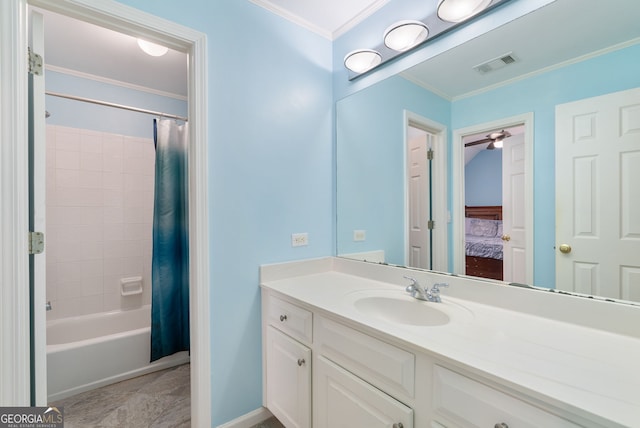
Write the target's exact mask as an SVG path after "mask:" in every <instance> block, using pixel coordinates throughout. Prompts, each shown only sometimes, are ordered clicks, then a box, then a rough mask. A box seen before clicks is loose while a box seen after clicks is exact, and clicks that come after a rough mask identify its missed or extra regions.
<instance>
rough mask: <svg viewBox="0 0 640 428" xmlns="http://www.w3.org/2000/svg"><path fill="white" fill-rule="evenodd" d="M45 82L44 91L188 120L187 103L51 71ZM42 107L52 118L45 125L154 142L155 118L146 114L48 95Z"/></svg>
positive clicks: (47, 73)
mask: <svg viewBox="0 0 640 428" xmlns="http://www.w3.org/2000/svg"><path fill="white" fill-rule="evenodd" d="M185 73H186V69H185ZM45 78H46V90H47V91H53V92H59V93H63V94H67V95H76V96H81V97H85V98H92V99H96V100H101V101H108V102H112V103H116V104H124V105H128V106H133V107H138V108H143V109H147V110H153V111H160V112H163V113H171V114H175V115H178V116H184V117H186V116H187V103H186V101H184V100H178V99H175V98H169V97H164V96H160V95H156V94H151V93H148V92H143V91H138V90H133V89H129V88H125V87H121V86H116V85H111V84H107V83H102V82H97V81H95V80H89V79H85V78H80V77H76V76H72V75H69V74H65V73H59V72H53V71H47V72H46V76H45ZM45 103H46V109H47V111H48V112H49V113H51V116H50V117H49V118H48V119H47V124H48V125H61V126H70V127H75V128H83V129H91V130H94V131H101V132H112V133H115V134H121V135H129V136H132V137H143V138H153V118H154V116H152V115H149V114H144V113H137V112H132V111H128V110H122V109H117V108H113V107H106V106H101V105H96V104H89V103H84V102H79V101H74V100H69V99H65V98H58V97H53V96H49V95H47V96H46V100H45Z"/></svg>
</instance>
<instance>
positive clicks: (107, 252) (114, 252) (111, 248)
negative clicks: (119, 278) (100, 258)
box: [104, 241, 124, 258]
mask: <svg viewBox="0 0 640 428" xmlns="http://www.w3.org/2000/svg"><path fill="white" fill-rule="evenodd" d="M123 248H124V241H104V257H105V258H119V257H124V254H123V252H122V251H123Z"/></svg>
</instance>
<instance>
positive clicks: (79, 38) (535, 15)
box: [43, 0, 640, 99]
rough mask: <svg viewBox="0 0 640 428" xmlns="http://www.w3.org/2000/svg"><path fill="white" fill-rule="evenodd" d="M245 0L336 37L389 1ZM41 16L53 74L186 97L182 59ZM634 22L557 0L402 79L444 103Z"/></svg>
mask: <svg viewBox="0 0 640 428" xmlns="http://www.w3.org/2000/svg"><path fill="white" fill-rule="evenodd" d="M250 1H252V2H253V3H255V4H257V5H259V6H261V7H264V8H266V9H269V10H271V11H272V12H274V13H278V14H279V15H281V16H283V17H284V18H286V19H289V20H293V21H295V22H297V23H299V24H300V25H304V26H306V27H307V28H315V29H316V30H317V31H318V32H321V33H324V34H330V35H331V36H332V37H335V35H336V34H338V33H340V32H341V31H345V30H346V29H348V28H351V26H353V25H355V24H356V23H357V22H360V21H361V20H362V19H364V18H365V17H367V16H369V15H370V14H371V13H372V12H373V11H375V10H377V9H378V8H380V7H382V6H383V5H385V4H386V3H387V2H389V1H390V0H304V1H301V0H250ZM433 1H435V0H433ZM576 11H583V12H576ZM585 11H588V12H585ZM620 11H624V13H620ZM43 13H44V14H45V61H46V63H47V65H48V66H49V67H50V69H53V70H54V71H55V70H60V69H64V70H74V72H80V73H88V74H90V75H94V76H101V77H103V78H106V79H113V80H117V81H121V82H126V83H128V84H131V85H140V86H144V87H147V88H152V90H154V91H161V92H166V93H168V94H174V95H175V96H178V97H186V95H187V56H186V54H183V53H180V52H177V51H172V50H170V51H169V53H168V54H167V55H165V56H162V57H151V56H148V55H146V54H144V53H143V52H142V51H141V50H140V49H139V48H138V45H137V43H136V39H135V38H133V37H130V36H127V35H124V34H120V33H117V32H114V31H111V30H107V29H105V28H101V27H97V26H94V25H92V24H88V23H84V22H81V21H77V20H74V19H71V18H68V17H65V16H62V15H58V14H54V13H51V12H44V11H43ZM638 17H640V1H638V0H609V1H601V0H558V1H555V2H553V3H551V4H549V5H547V6H545V7H543V8H541V9H539V10H537V11H535V12H532V13H530V14H528V15H526V16H523V17H521V18H519V19H517V20H515V21H514V22H512V23H509V24H506V25H503V26H502V27H499V28H497V29H495V30H493V31H491V32H489V33H487V34H485V35H483V36H480V37H478V38H476V39H473V40H471V41H469V42H467V43H464V44H463V45H461V46H459V47H456V48H454V49H452V50H450V51H447V52H445V53H442V54H440V55H438V56H436V57H434V58H431V59H430V60H428V61H426V62H425V63H423V64H420V65H417V66H415V67H413V68H411V69H409V70H407V71H405V72H404V73H403V76H404V77H406V78H407V79H409V80H411V81H413V82H415V83H417V84H420V85H421V86H424V87H426V88H427V89H430V90H432V91H433V92H435V93H437V94H439V95H441V96H443V97H445V98H447V99H456V98H458V97H462V96H464V95H466V94H470V93H474V91H479V90H482V89H483V88H487V87H491V86H492V85H495V84H498V83H499V82H502V81H504V80H505V79H507V80H508V79H512V78H515V77H517V76H520V75H522V74H526V73H532V72H535V71H537V70H540V69H544V68H545V67H549V66H551V65H553V64H557V63H559V62H562V61H568V60H571V59H573V58H576V57H579V56H581V55H585V54H588V53H590V52H593V51H595V50H598V49H603V48H606V47H608V46H611V45H614V44H617V43H620V42H622V41H626V40H629V39H633V38H638V37H640V25H637V22H638ZM445 37H446V36H445ZM506 53H512V56H513V57H514V58H516V59H517V61H516V62H515V63H514V64H511V65H509V66H507V67H504V68H502V69H499V70H496V71H493V72H489V73H486V74H480V73H478V72H477V71H475V70H474V69H473V67H474V66H476V65H478V64H480V63H483V62H485V61H486V60H489V59H492V58H496V57H498V56H501V55H503V54H506ZM160 70H161V72H159V71H160Z"/></svg>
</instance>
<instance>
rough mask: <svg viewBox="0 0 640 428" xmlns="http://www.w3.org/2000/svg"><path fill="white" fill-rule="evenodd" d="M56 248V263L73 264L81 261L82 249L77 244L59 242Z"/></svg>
mask: <svg viewBox="0 0 640 428" xmlns="http://www.w3.org/2000/svg"><path fill="white" fill-rule="evenodd" d="M56 247H57V248H59V252H58V257H57V259H58V261H60V262H73V261H80V260H82V248H81V247H80V245H79V244H78V243H77V242H61V243H60V244H58V245H57V246H56Z"/></svg>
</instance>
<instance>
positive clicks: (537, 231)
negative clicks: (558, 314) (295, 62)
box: [336, 0, 640, 301]
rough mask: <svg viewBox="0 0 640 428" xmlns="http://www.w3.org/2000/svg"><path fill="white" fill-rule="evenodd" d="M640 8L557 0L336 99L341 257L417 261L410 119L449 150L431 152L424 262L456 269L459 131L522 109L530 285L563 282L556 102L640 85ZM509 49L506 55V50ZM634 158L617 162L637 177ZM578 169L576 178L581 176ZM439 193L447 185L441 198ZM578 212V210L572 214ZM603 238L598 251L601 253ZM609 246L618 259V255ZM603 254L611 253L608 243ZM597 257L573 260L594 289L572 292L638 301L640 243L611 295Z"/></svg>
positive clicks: (637, 128) (631, 235) (638, 132)
mask: <svg viewBox="0 0 640 428" xmlns="http://www.w3.org/2000/svg"><path fill="white" fill-rule="evenodd" d="M639 16H640V2H637V1H636V0H616V1H615V2H599V1H595V0H590V1H586V2H585V1H584V0H556V1H555V2H553V3H550V4H548V5H547V6H544V7H542V8H540V9H538V10H536V11H534V12H532V13H529V14H527V15H525V16H522V17H520V18H518V19H516V20H514V21H512V22H510V23H508V24H505V25H503V26H502V27H499V28H497V29H495V30H493V31H491V32H489V33H486V34H484V35H483V36H481V37H478V38H476V39H473V40H471V41H469V42H467V43H465V44H463V45H461V46H458V47H456V48H453V49H451V50H449V51H447V52H445V53H442V54H440V55H438V56H436V57H434V58H431V59H429V60H427V61H425V62H424V63H422V64H419V65H417V66H415V67H412V68H411V69H408V70H406V71H404V72H402V73H400V74H398V75H395V76H392V77H390V78H387V79H385V80H383V81H381V82H378V83H376V84H374V85H372V86H370V87H368V88H365V89H363V90H360V91H359V92H356V93H354V94H352V95H350V96H348V97H346V98H344V99H342V100H340V101H339V102H338V103H337V106H336V108H337V123H336V134H337V149H336V156H337V171H336V174H337V180H336V181H337V217H338V220H337V231H336V232H337V254H338V256H346V257H354V258H359V259H365V260H367V261H373V262H385V263H389V264H397V265H403V266H411V265H414V264H413V263H411V259H412V250H411V248H409V245H408V242H409V230H408V229H409V228H408V226H407V225H408V224H409V223H410V221H411V218H412V213H411V212H410V210H409V208H410V204H409V202H408V201H409V200H410V199H411V195H410V194H411V185H410V184H409V183H408V180H407V171H408V169H409V167H408V166H407V148H406V145H407V140H408V137H407V135H408V134H407V128H408V127H414V125H415V126H417V127H418V128H420V129H423V130H426V132H427V133H428V134H429V135H430V137H429V138H431V139H432V140H433V143H432V144H433V145H436V146H437V144H438V139H439V138H440V139H441V140H442V141H443V144H444V146H443V147H445V148H446V150H444V152H445V153H441V156H443V157H444V159H445V160H444V161H442V160H440V161H439V160H437V159H443V158H442V157H440V158H438V153H437V152H436V154H435V160H434V162H436V164H435V166H432V168H433V169H432V172H433V173H435V175H434V177H433V179H432V183H431V184H432V198H433V197H434V196H435V199H433V200H432V206H431V210H432V211H434V213H435V214H434V213H432V215H433V216H434V217H431V218H432V219H433V218H435V229H434V230H435V231H440V232H439V233H440V235H437V234H436V235H435V236H433V235H432V238H433V245H432V248H431V252H432V254H434V255H440V256H441V257H440V260H436V261H435V265H431V268H432V269H434V270H440V271H447V272H451V273H464V261H463V260H462V261H461V260H460V259H461V257H460V256H459V255H457V253H456V251H457V249H458V248H459V246H460V239H459V238H458V237H460V236H464V230H461V229H463V228H464V222H465V221H464V207H463V205H464V203H463V202H461V201H460V200H458V199H457V195H458V193H457V192H458V190H456V189H458V188H459V186H460V181H461V180H460V178H459V177H457V176H456V174H457V170H456V168H457V166H456V162H459V163H463V161H460V160H459V159H454V158H455V157H456V156H455V155H456V153H457V152H459V153H458V157H460V154H461V153H462V149H461V148H460V147H461V146H462V145H463V144H464V142H463V140H464V137H466V136H469V135H471V134H476V135H477V134H481V131H483V130H484V131H487V132H484V135H486V134H487V133H488V131H495V130H500V129H502V127H503V125H504V126H506V125H517V124H521V123H522V122H518V121H516V122H512V123H510V122H509V121H513V120H514V118H516V119H522V118H523V117H525V118H526V117H530V118H531V120H530V123H529V124H528V125H527V126H530V129H529V135H530V137H529V138H530V139H531V142H530V144H531V145H532V146H531V150H530V157H531V159H530V162H531V171H530V175H529V180H531V185H530V190H528V194H527V195H526V198H528V199H529V200H530V201H531V202H530V208H531V213H532V215H531V229H532V230H531V240H532V242H531V245H530V247H528V248H527V251H530V253H529V254H530V259H531V260H532V261H531V267H530V270H531V272H529V275H528V278H531V279H530V281H528V284H529V285H531V286H536V287H542V288H545V289H562V288H563V284H564V283H563V284H561V285H560V286H559V287H557V284H556V263H557V261H556V260H557V258H558V257H559V255H561V254H563V253H560V252H559V246H560V245H561V244H563V243H564V242H559V241H557V240H556V227H560V226H559V225H557V224H556V208H557V206H556V195H555V189H556V184H557V182H556V179H555V171H556V165H555V160H556V144H555V142H556V125H557V124H556V107H557V106H559V105H566V104H568V103H573V102H576V101H579V100H584V99H591V98H594V97H600V96H604V95H606V94H611V93H616V92H620V91H625V90H629V89H632V88H637V87H640V61H638V60H637V58H640V26H638V25H637V18H638V17H639ZM507 56H508V57H510V58H511V59H509V60H506V61H504V60H502V59H503V58H506V57H507ZM507 63H508V64H507ZM478 65H482V66H481V67H479V68H480V69H481V70H480V71H477V70H476V69H474V66H478ZM625 114H626V116H625V117H626V119H621V120H626V123H627V124H626V125H624V126H627V131H629V133H630V134H634V133H635V136H632V138H633V139H634V142H635V143H633V144H635V147H636V148H635V149H633V150H638V147H640V107H638V105H637V104H635V106H631V107H630V108H628V109H627V110H626V113H625ZM527 115H528V116H527ZM583 117H585V118H587V117H588V115H586V116H584V115H583ZM422 119H424V120H422ZM416 123H417V125H416ZM594 123H595V122H590V121H588V120H586V121H583V122H579V121H578V122H576V120H575V119H574V124H575V129H574V131H575V130H576V129H577V131H576V132H580V133H582V134H584V135H587V134H588V132H590V131H591V130H593V129H592V128H593V126H595V125H594ZM491 126H494V128H491ZM589 126H592V128H589ZM621 126H622V125H621ZM525 127H526V126H525ZM578 128H580V129H578ZM558 132H560V131H558ZM582 134H581V135H582ZM506 141H508V140H506ZM456 144H458V145H460V146H454V145H456ZM636 159H640V156H639V155H638V152H637V151H636V152H635V153H633V155H632V156H627V157H626V160H625V161H624V162H627V164H624V165H626V169H625V171H627V172H628V173H629V175H628V178H629V179H630V180H633V177H635V179H636V180H638V175H637V173H634V172H630V171H634V170H638V169H639V168H637V167H638V166H640V163H639V161H638V160H636ZM437 162H444V166H445V171H442V170H440V171H438V165H437ZM633 162H635V163H633ZM620 165H622V164H620ZM631 166H635V168H631ZM584 167H586V164H585V166H584ZM460 168H462V167H460ZM585 171H586V170H583V171H582V173H583V174H582V176H581V177H583V178H584V177H588V175H585V174H586V172H585ZM589 171H590V170H589ZM634 174H636V175H634ZM578 178H579V177H578ZM456 186H457V187H456ZM634 187H635V189H637V188H639V186H633V185H632V186H630V187H629V186H627V188H625V189H622V190H621V191H622V192H626V193H625V195H627V199H626V200H625V201H622V202H620V204H621V205H624V204H626V205H625V208H624V209H626V212H628V213H633V212H635V213H636V218H638V217H640V214H638V213H639V212H640V211H639V210H640V194H639V191H638V190H635V189H634ZM580 189H581V190H580V192H583V193H580V194H578V195H577V196H576V198H577V199H579V200H581V201H582V202H583V203H587V202H588V201H587V199H588V198H587V197H586V196H585V194H586V193H584V192H588V191H589V189H588V188H586V187H581V188H580ZM592 190H593V189H592ZM438 192H441V193H442V192H444V198H442V196H441V195H439V194H438ZM425 197H427V198H428V195H427V196H425ZM560 198H561V200H562V198H563V197H562V196H560ZM443 205H445V207H443ZM583 206H586V205H583ZM576 215H577V213H575V212H574V213H573V214H572V218H577V217H576ZM603 215H604V214H603ZM607 215H608V216H611V217H624V213H621V212H618V213H616V212H613V211H609V212H608V214H607ZM581 218H582V220H580V221H581V222H582V223H581V224H580V225H578V224H577V223H575V224H573V225H571V224H570V225H569V227H573V230H574V232H575V233H577V234H580V233H582V232H581V231H583V229H584V227H583V226H584V224H583V223H585V222H587V223H588V221H587V220H588V219H585V218H584V216H583V217H581ZM625 221H626V223H625V224H624V225H621V226H620V230H622V229H625V231H626V232H625V233H626V235H625V236H626V237H627V238H628V239H626V240H627V241H634V242H635V241H639V242H640V226H639V223H638V220H634V219H633V218H627V220H625ZM601 224H602V223H601ZM443 225H445V226H444V227H443ZM565 227H566V226H565ZM443 231H444V232H443ZM596 232H597V231H596ZM596 232H594V231H593V230H592V231H591V232H588V231H587V233H586V234H587V235H588V234H589V233H591V234H594V233H595V234H597V233H596ZM563 239H564V238H563ZM556 247H558V248H556ZM563 248H564V247H563ZM605 248H608V247H606V246H604V247H603V248H602V249H601V252H602V256H601V258H602V259H604V258H605V256H604V252H605V251H604V249H605ZM616 251H618V250H614V251H613V252H614V254H616V257H617V256H619V257H622V254H618V253H616ZM606 252H607V254H608V255H609V258H611V256H610V254H611V252H612V250H610V249H609V250H606ZM623 252H626V251H623ZM574 253H575V252H574ZM443 254H444V255H445V256H444V257H442V255H443ZM628 258H629V257H628ZM560 260H562V259H560ZM456 263H458V265H456ZM460 263H462V267H461V266H460ZM596 265H597V263H593V262H588V263H587V262H585V263H582V264H579V266H578V267H577V268H576V267H575V266H574V270H575V271H576V272H577V273H576V275H578V277H577V279H576V280H575V281H576V282H578V283H585V284H587V285H589V284H591V288H586V289H585V288H579V289H576V290H573V291H577V292H579V293H582V294H591V295H596V296H602V297H605V298H615V299H621V300H624V301H626V300H628V301H640V279H638V278H640V267H638V266H640V252H636V253H635V254H633V256H631V258H630V260H629V261H628V262H625V265H626V268H627V269H626V271H625V272H620V276H619V278H620V281H619V282H620V284H617V285H619V287H615V288H617V289H618V291H620V290H621V289H622V292H620V293H619V295H612V293H613V292H611V291H609V290H603V289H600V288H598V287H599V286H600V285H599V283H598V281H597V278H599V277H600V276H599V275H601V274H602V272H598V267H597V266H596ZM414 266H415V265H414ZM427 268H428V266H427Z"/></svg>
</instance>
